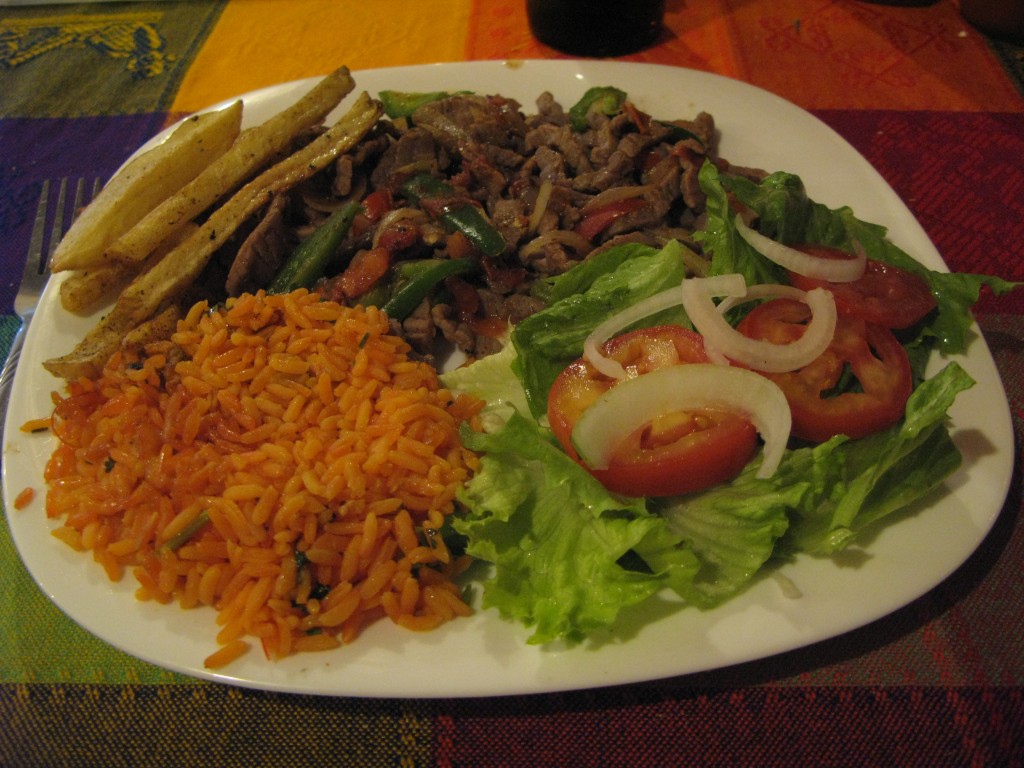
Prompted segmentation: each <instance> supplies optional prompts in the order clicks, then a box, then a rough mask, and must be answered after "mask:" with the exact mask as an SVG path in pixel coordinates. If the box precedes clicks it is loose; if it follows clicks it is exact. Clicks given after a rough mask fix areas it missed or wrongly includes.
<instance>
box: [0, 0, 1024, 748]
mask: <svg viewBox="0 0 1024 768" xmlns="http://www.w3.org/2000/svg"><path fill="white" fill-rule="evenodd" d="M666 6H667V15H666V31H665V32H664V34H663V36H662V38H661V40H660V41H659V42H658V44H657V45H655V46H654V47H652V48H650V49H648V50H646V51H642V52H640V53H637V54H634V55H632V56H628V57H624V58H625V60H632V61H645V62H656V63H667V64H674V65H678V66H686V67H693V68H697V69H702V70H706V71H713V72H717V73H720V74H724V75H728V76H731V77H735V78H739V79H741V80H744V81H747V82H750V83H753V84H755V85H758V86H761V87H763V88H766V89H768V90H771V91H773V92H775V93H777V94H779V95H780V96H782V97H784V98H787V99H789V100H791V101H794V102H795V103H797V104H799V105H801V106H803V107H805V108H807V109H809V110H811V111H812V112H813V113H814V114H816V115H817V116H818V117H819V118H821V119H822V120H823V121H824V122H825V123H827V124H828V125H830V126H831V127H833V128H834V129H835V130H836V131H837V132H838V133H839V134H841V135H842V136H843V137H844V138H845V139H847V140H848V141H849V142H850V143H851V144H852V145H853V146H854V147H856V148H857V149H858V150H859V151H860V152H861V153H863V154H864V155H865V157H866V158H867V159H868V161H869V162H871V163H872V165H874V167H875V168H877V169H878V171H879V172H880V173H881V174H882V176H883V177H884V178H885V179H886V180H887V181H888V182H889V184H891V185H892V186H893V188H894V189H895V190H896V192H897V193H898V194H899V195H900V196H901V197H902V198H903V199H904V200H905V201H906V203H907V205H908V206H909V207H910V209H911V210H912V212H913V213H914V214H915V215H916V216H917V218H918V219H919V221H920V222H921V223H922V225H923V226H924V228H925V230H926V231H927V233H928V235H929V236H930V237H931V238H932V240H933V241H934V242H935V244H936V246H937V247H938V249H939V251H940V252H941V253H942V254H943V256H944V257H945V258H946V260H947V262H948V263H949V264H950V266H951V267H952V268H953V269H958V270H970V271H982V272H991V273H997V274H1001V275H1003V276H1005V277H1008V278H1010V279H1016V280H1024V258H1022V256H1024V253H1022V250H1021V246H1020V243H1021V242H1024V223H1022V222H1024V166H1022V164H1021V161H1020V158H1022V157H1024V97H1022V94H1024V48H1022V47H1021V46H1020V45H1015V44H1012V43H1008V42H1005V41H1003V42H1000V41H993V40H989V39H986V38H985V37H984V36H982V35H980V34H979V33H978V32H976V31H975V30H974V29H973V28H971V27H970V26H969V25H967V24H966V23H965V22H964V21H963V19H962V18H961V17H960V15H959V13H958V10H957V4H956V2H955V0H938V2H933V3H931V4H929V5H925V6H917V7H898V6H888V5H884V4H877V3H867V2H859V1H858V0H782V1H781V2H769V1H768V0H744V1H743V2H739V1H738V0H702V1H701V2H682V0H668V2H667V4H666ZM560 56H561V54H558V53H556V52H554V51H552V50H550V49H548V48H546V47H544V46H542V45H540V44H539V43H537V42H536V41H535V40H534V39H533V38H532V37H531V36H530V34H529V30H528V26H527V23H526V16H525V12H524V4H523V2H522V0H418V2H402V1H401V0H361V2H359V3H353V2H337V0H215V1H209V0H162V1H159V2H118V3H71V4H59V5H39V6H25V7H18V8H13V7H5V6H3V5H2V4H0V356H2V355H3V354H4V353H5V352H6V350H7V349H8V347H9V345H10V340H11V338H12V337H13V335H14V332H15V331H16V329H17V321H16V320H15V318H14V317H13V316H12V315H11V314H10V312H11V309H10V308H11V302H12V300H13V296H14V294H15V291H16V288H17V282H18V280H19V279H20V272H21V260H22V259H23V257H24V253H25V249H26V247H27V243H28V237H29V231H30V229H31V223H32V218H33V214H34V210H35V204H36V200H37V198H38V195H39V188H40V184H41V183H42V181H43V180H44V179H47V178H59V177H62V176H69V177H76V176H88V177H93V176H100V177H102V178H106V177H109V176H110V174H112V173H113V172H114V171H115V170H116V169H117V167H118V166H119V165H120V164H121V163H122V162H123V161H124V159H125V158H126V157H128V155H129V154H130V153H131V152H132V151H134V150H135V149H136V148H137V147H138V146H139V145H140V144H141V143H143V142H144V141H146V140H147V139H149V138H150V137H152V136H153V135H154V134H156V133H157V132H158V131H160V130H161V129H162V128H164V127H165V126H166V125H168V124H169V123H170V122H172V121H173V120H175V119H176V118H177V117H178V116H180V115H181V114H183V113H186V112H189V111H192V110H195V109H200V108H203V107H206V106H209V105H210V104H213V103H216V102H218V101H220V100H223V99H226V98H228V97H231V96H233V95H236V94H238V93H242V92H246V91H249V90H252V89H255V88H259V87H263V86H266V85H271V84H274V83H278V82H282V81H286V80H291V79H295V78H300V77H309V76H314V75H319V74H323V73H324V72H326V71H327V70H328V69H330V68H333V67H334V66H336V65H337V64H339V63H346V64H348V65H349V66H350V67H352V68H353V69H354V70H358V69H364V68H376V67H383V66H396V65H403V64H415V63H429V62H435V61H460V60H474V59H503V58H535V57H540V58H555V57H560ZM978 318H979V324H980V325H981V328H982V330H983V332H984V334H985V337H986V340H987V342H988V345H989V347H990V348H991V350H992V354H993V356H994V358H995V361H996V364H997V366H998V369H999V373H1000V375H1001V377H1002V381H1003V384H1004V386H1005V388H1006V391H1007V397H1008V400H1009V403H1010V409H1011V413H1012V416H1013V426H1014V434H1015V440H1016V444H1017V445H1018V446H1020V445H1022V444H1024V291H1018V292H1017V293H1016V294H1015V295H1013V296H1010V297H1006V298H1002V299H998V300H996V299H993V298H992V297H989V296H984V297H983V298H982V301H981V303H980V304H979V306H978ZM1022 497H1024V473H1022V468H1021V458H1020V456H1019V455H1018V456H1017V458H1016V464H1015V472H1014V475H1013V480H1012V486H1011V488H1010V493H1009V497H1008V499H1007V502H1006V505H1005V507H1004V509H1003V512H1002V514H1001V516H1000V517H999V519H998V520H997V522H996V524H995V527H994V529H993V530H992V532H991V534H990V535H989V536H988V537H987V538H986V539H985V541H984V542H983V543H982V545H981V546H980V547H979V549H978V550H977V551H976V552H975V553H974V555H973V556H972V557H971V558H970V559H969V560H968V561H967V562H966V563H965V564H964V565H963V566H962V567H961V568H960V569H958V570H957V571H956V572H955V573H954V574H952V575H950V577H949V578H948V579H947V580H946V581H944V582H943V583H942V584H940V585H939V586H937V587H936V588H935V589H933V590H931V591H930V592H928V593H927V594H925V595H924V596H922V597H921V598H919V599H918V600H915V601H914V602H912V603H911V604H910V605H907V606H906V607H904V608H902V609H901V610H898V611H896V612H895V613H893V614H892V615H890V616H887V617H885V618H883V619H881V620H879V621H876V622H874V623H873V624H871V625H870V626H868V627H864V628H861V629H858V630H855V631H853V632H850V633H848V634H845V635H843V636H841V637H838V638H835V639H833V640H829V641H825V642H821V643H818V644H816V645H814V646H812V647H809V648H805V649H801V650H798V651H793V652H790V653H786V654H783V655H781V656H778V657H773V658H770V659H765V660H761V661H757V662H752V663H749V664H743V665H739V666H736V667H731V668H728V669H723V670H716V671H713V672H708V673H703V674H698V675H692V676H688V677H686V678H682V679H678V680H666V681H660V682H658V683H655V684H647V685H636V686H623V687H620V688H612V689H601V690H594V691H582V692H573V693H564V694H554V695H544V696H530V697H509V698H497V699H488V700H455V701H447V700H437V701H429V700H375V699H349V698H328V697H323V698H321V697H313V696H292V695H284V694H277V693H267V692H262V691H253V690H246V689H241V688H234V687H230V686H222V685H216V684H212V683H204V682H200V681H196V680H194V679H191V678H188V677H185V676H182V675H179V674H176V673H173V672H169V671H167V670H164V669H161V668H159V667H157V666H154V665H151V664H148V663H145V662H142V661H139V660H137V659H134V658H132V657H130V656H128V655H126V654H124V653H122V652H121V651H119V650H117V649H115V648H112V647H111V646H109V645H107V644H106V643H104V642H102V641H100V640H99V639H97V638H95V637H93V636H92V635H90V634H89V633H87V632H85V631H84V630H82V629H80V628H79V627H77V626H76V625H74V624H73V623H71V622H70V621H69V620H68V619H67V617H66V616H64V614H63V613H62V612H61V611H60V610H59V609H58V608H57V607H56V606H54V605H53V604H52V603H51V602H50V601H49V599H48V598H47V597H46V596H45V595H44V594H43V593H42V592H41V591H40V590H39V589H38V587H37V586H36V585H35V584H34V582H33V581H32V579H31V577H30V576H29V574H28V573H27V571H26V570H25V568H24V567H23V566H22V564H21V561H20V559H19V556H18V553H17V551H16V549H15V547H14V545H13V543H12V541H11V536H10V531H9V528H8V525H7V518H6V516H5V517H3V519H0V723H2V725H0V766H4V767H5V768H6V766H15V767H20V766H47V767H48V768H49V767H50V766H163V765H175V766H214V765H215V766H221V765H247V766H253V765H260V766H299V765H303V766H305V765H311V764H313V765H316V764H321V765H335V764H344V765H367V766H377V765H380V766H427V765H441V766H479V765H508V766H517V765H531V766H570V765H571V766H587V765H594V766H598V765H600V766H627V765H628V766H643V765H651V766H655V765H657V766H662V765H702V766H704V765H707V766H715V765H741V766H742V765H759V766H760V765H801V766H806V765H822V766H858V767H859V766H890V765H899V766H960V765H977V766H987V765H993V766H995V765H999V766H1022V765H1024V641H1022V640H1021V639H1020V638H1021V635H1022V631H1021V630H1022V626H1021V617H1022V616H1024V591H1022V589H1021V579H1020V572H1021V568H1022V567H1024V523H1022V522H1021V509H1022V507H1021V504H1022ZM15 514H16V513H15ZM169 610H173V609H169ZM112 615H113V614H112ZM112 620H113V619H112ZM673 652H685V649H676V650H674V651H673ZM467 674H472V670H467Z"/></svg>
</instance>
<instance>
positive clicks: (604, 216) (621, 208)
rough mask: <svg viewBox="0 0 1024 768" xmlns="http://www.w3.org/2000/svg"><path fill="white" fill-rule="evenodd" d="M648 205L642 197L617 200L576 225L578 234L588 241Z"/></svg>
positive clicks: (588, 214)
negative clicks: (628, 214)
mask: <svg viewBox="0 0 1024 768" xmlns="http://www.w3.org/2000/svg"><path fill="white" fill-rule="evenodd" d="M646 204H647V203H646V202H645V201H644V199H643V198H642V197H627V198H626V199H624V200H616V201H615V202H613V203H608V205H602V206H601V207H600V208H597V209H595V210H593V211H590V212H589V213H587V214H586V215H585V216H584V217H583V218H582V219H581V220H580V223H579V224H577V225H576V230H575V231H576V234H577V235H580V236H582V237H584V238H586V239H587V240H593V239H594V238H595V237H597V236H598V235H600V234H601V233H602V232H604V231H605V230H606V229H608V227H610V226H611V225H612V224H613V223H614V222H615V220H616V219H620V218H622V217H623V216H625V215H626V214H627V213H632V212H633V211H636V210H639V209H640V208H643V207H644V206H645V205H646Z"/></svg>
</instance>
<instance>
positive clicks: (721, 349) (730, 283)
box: [682, 274, 836, 373]
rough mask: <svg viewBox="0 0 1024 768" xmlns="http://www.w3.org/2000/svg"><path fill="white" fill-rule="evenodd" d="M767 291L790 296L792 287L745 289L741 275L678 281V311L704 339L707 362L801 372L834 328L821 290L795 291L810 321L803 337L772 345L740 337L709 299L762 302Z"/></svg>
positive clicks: (830, 305) (831, 302)
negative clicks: (680, 301) (680, 306)
mask: <svg viewBox="0 0 1024 768" xmlns="http://www.w3.org/2000/svg"><path fill="white" fill-rule="evenodd" d="M772 290H776V291H778V292H779V293H780V295H784V296H789V297H792V296H795V295H796V294H793V293H792V291H794V290H797V289H794V288H792V287H791V286H778V287H777V288H775V289H772V288H771V287H770V286H767V285H766V286H764V287H755V288H752V289H750V291H748V290H747V286H746V283H745V281H744V280H743V276H742V275H736V274H732V275H719V276H717V277H704V278H692V279H690V280H687V281H686V282H684V283H683V291H682V293H683V307H684V308H685V309H686V313H687V315H689V317H690V321H691V322H692V323H693V325H694V327H695V328H696V329H697V331H698V332H699V333H700V334H701V335H702V336H703V337H704V348H705V350H706V351H707V353H708V357H709V358H710V359H711V360H712V361H713V362H716V363H720V364H721V363H724V364H728V363H729V362H730V361H734V362H737V363H739V364H740V365H744V366H746V367H748V368H753V369H754V370H757V371H765V372H768V373H784V372H786V371H795V370H797V369H798V368H803V367H804V366H805V365H807V364H808V363H810V362H811V361H812V360H814V359H815V358H817V357H818V356H819V355H821V353H822V352H824V351H825V350H826V349H827V348H828V345H829V344H830V343H831V341H832V336H833V334H834V333H835V329H836V302H835V299H833V298H832V294H831V293H830V292H829V291H826V290H825V289H824V288H815V289H813V290H811V291H807V292H803V291H798V290H797V293H799V294H802V296H801V297H800V301H803V302H804V303H805V304H807V306H808V307H810V309H811V320H810V322H809V323H808V324H807V330H806V331H804V334H803V335H802V336H801V337H800V338H799V339H797V340H796V341H794V342H792V343H790V344H773V343H772V342H770V341H762V340H760V339H751V338H748V337H746V336H744V335H743V334H742V333H740V332H739V331H737V330H736V329H735V328H733V327H732V326H731V325H729V323H728V322H726V319H725V317H724V316H723V314H722V312H720V311H719V308H718V307H716V306H715V303H714V302H713V301H712V298H714V297H719V296H725V297H727V301H728V300H729V299H736V298H740V299H747V298H748V297H750V298H763V297H767V296H768V295H770V291H772ZM752 292H753V295H752Z"/></svg>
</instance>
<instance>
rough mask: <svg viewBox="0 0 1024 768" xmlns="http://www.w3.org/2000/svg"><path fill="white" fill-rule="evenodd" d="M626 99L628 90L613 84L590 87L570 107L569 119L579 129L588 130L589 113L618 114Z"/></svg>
mask: <svg viewBox="0 0 1024 768" xmlns="http://www.w3.org/2000/svg"><path fill="white" fill-rule="evenodd" d="M625 101H626V92H625V91H621V90H619V89H618V88H612V87H611V86H595V87H593V88H589V89H588V90H587V92H586V93H584V94H583V97H582V98H581V99H580V100H579V101H577V102H576V103H575V104H573V105H572V106H571V107H569V120H570V121H571V122H572V127H573V128H574V129H575V130H577V131H585V130H587V126H588V125H589V123H587V113H588V112H591V111H594V112H597V113H598V114H601V115H609V116H610V115H616V114H618V113H619V111H620V110H621V109H622V105H623V104H624V103H625Z"/></svg>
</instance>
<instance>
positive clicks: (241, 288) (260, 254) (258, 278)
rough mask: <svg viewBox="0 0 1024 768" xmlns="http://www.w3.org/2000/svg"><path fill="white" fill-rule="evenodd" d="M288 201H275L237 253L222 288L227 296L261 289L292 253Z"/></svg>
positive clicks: (281, 199) (276, 198) (280, 198)
mask: <svg viewBox="0 0 1024 768" xmlns="http://www.w3.org/2000/svg"><path fill="white" fill-rule="evenodd" d="M287 208H288V197H287V196H286V195H278V196H277V197H275V198H274V199H273V200H272V201H271V203H270V205H269V206H268V207H267V209H266V212H265V213H264V214H263V217H262V218H261V219H260V221H259V223H258V224H257V225H256V227H255V228H254V229H253V231H252V232H250V233H249V236H248V237H246V238H245V241H244V242H243V243H242V246H241V247H240V248H239V249H238V253H237V254H236V255H235V259H234V261H233V262H232V263H231V269H230V270H229V271H228V276H227V280H226V281H225V283H224V288H225V290H226V291H227V295H228V296H240V295H241V294H243V293H246V292H251V291H256V290H259V289H260V288H264V287H266V286H267V284H268V283H270V281H271V280H273V278H274V275H276V274H277V272H278V270H279V269H280V268H281V265H282V264H284V262H285V259H286V258H287V257H288V253H289V251H290V250H291V240H290V236H289V228H288V227H287V226H286V222H285V212H286V211H287Z"/></svg>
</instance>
